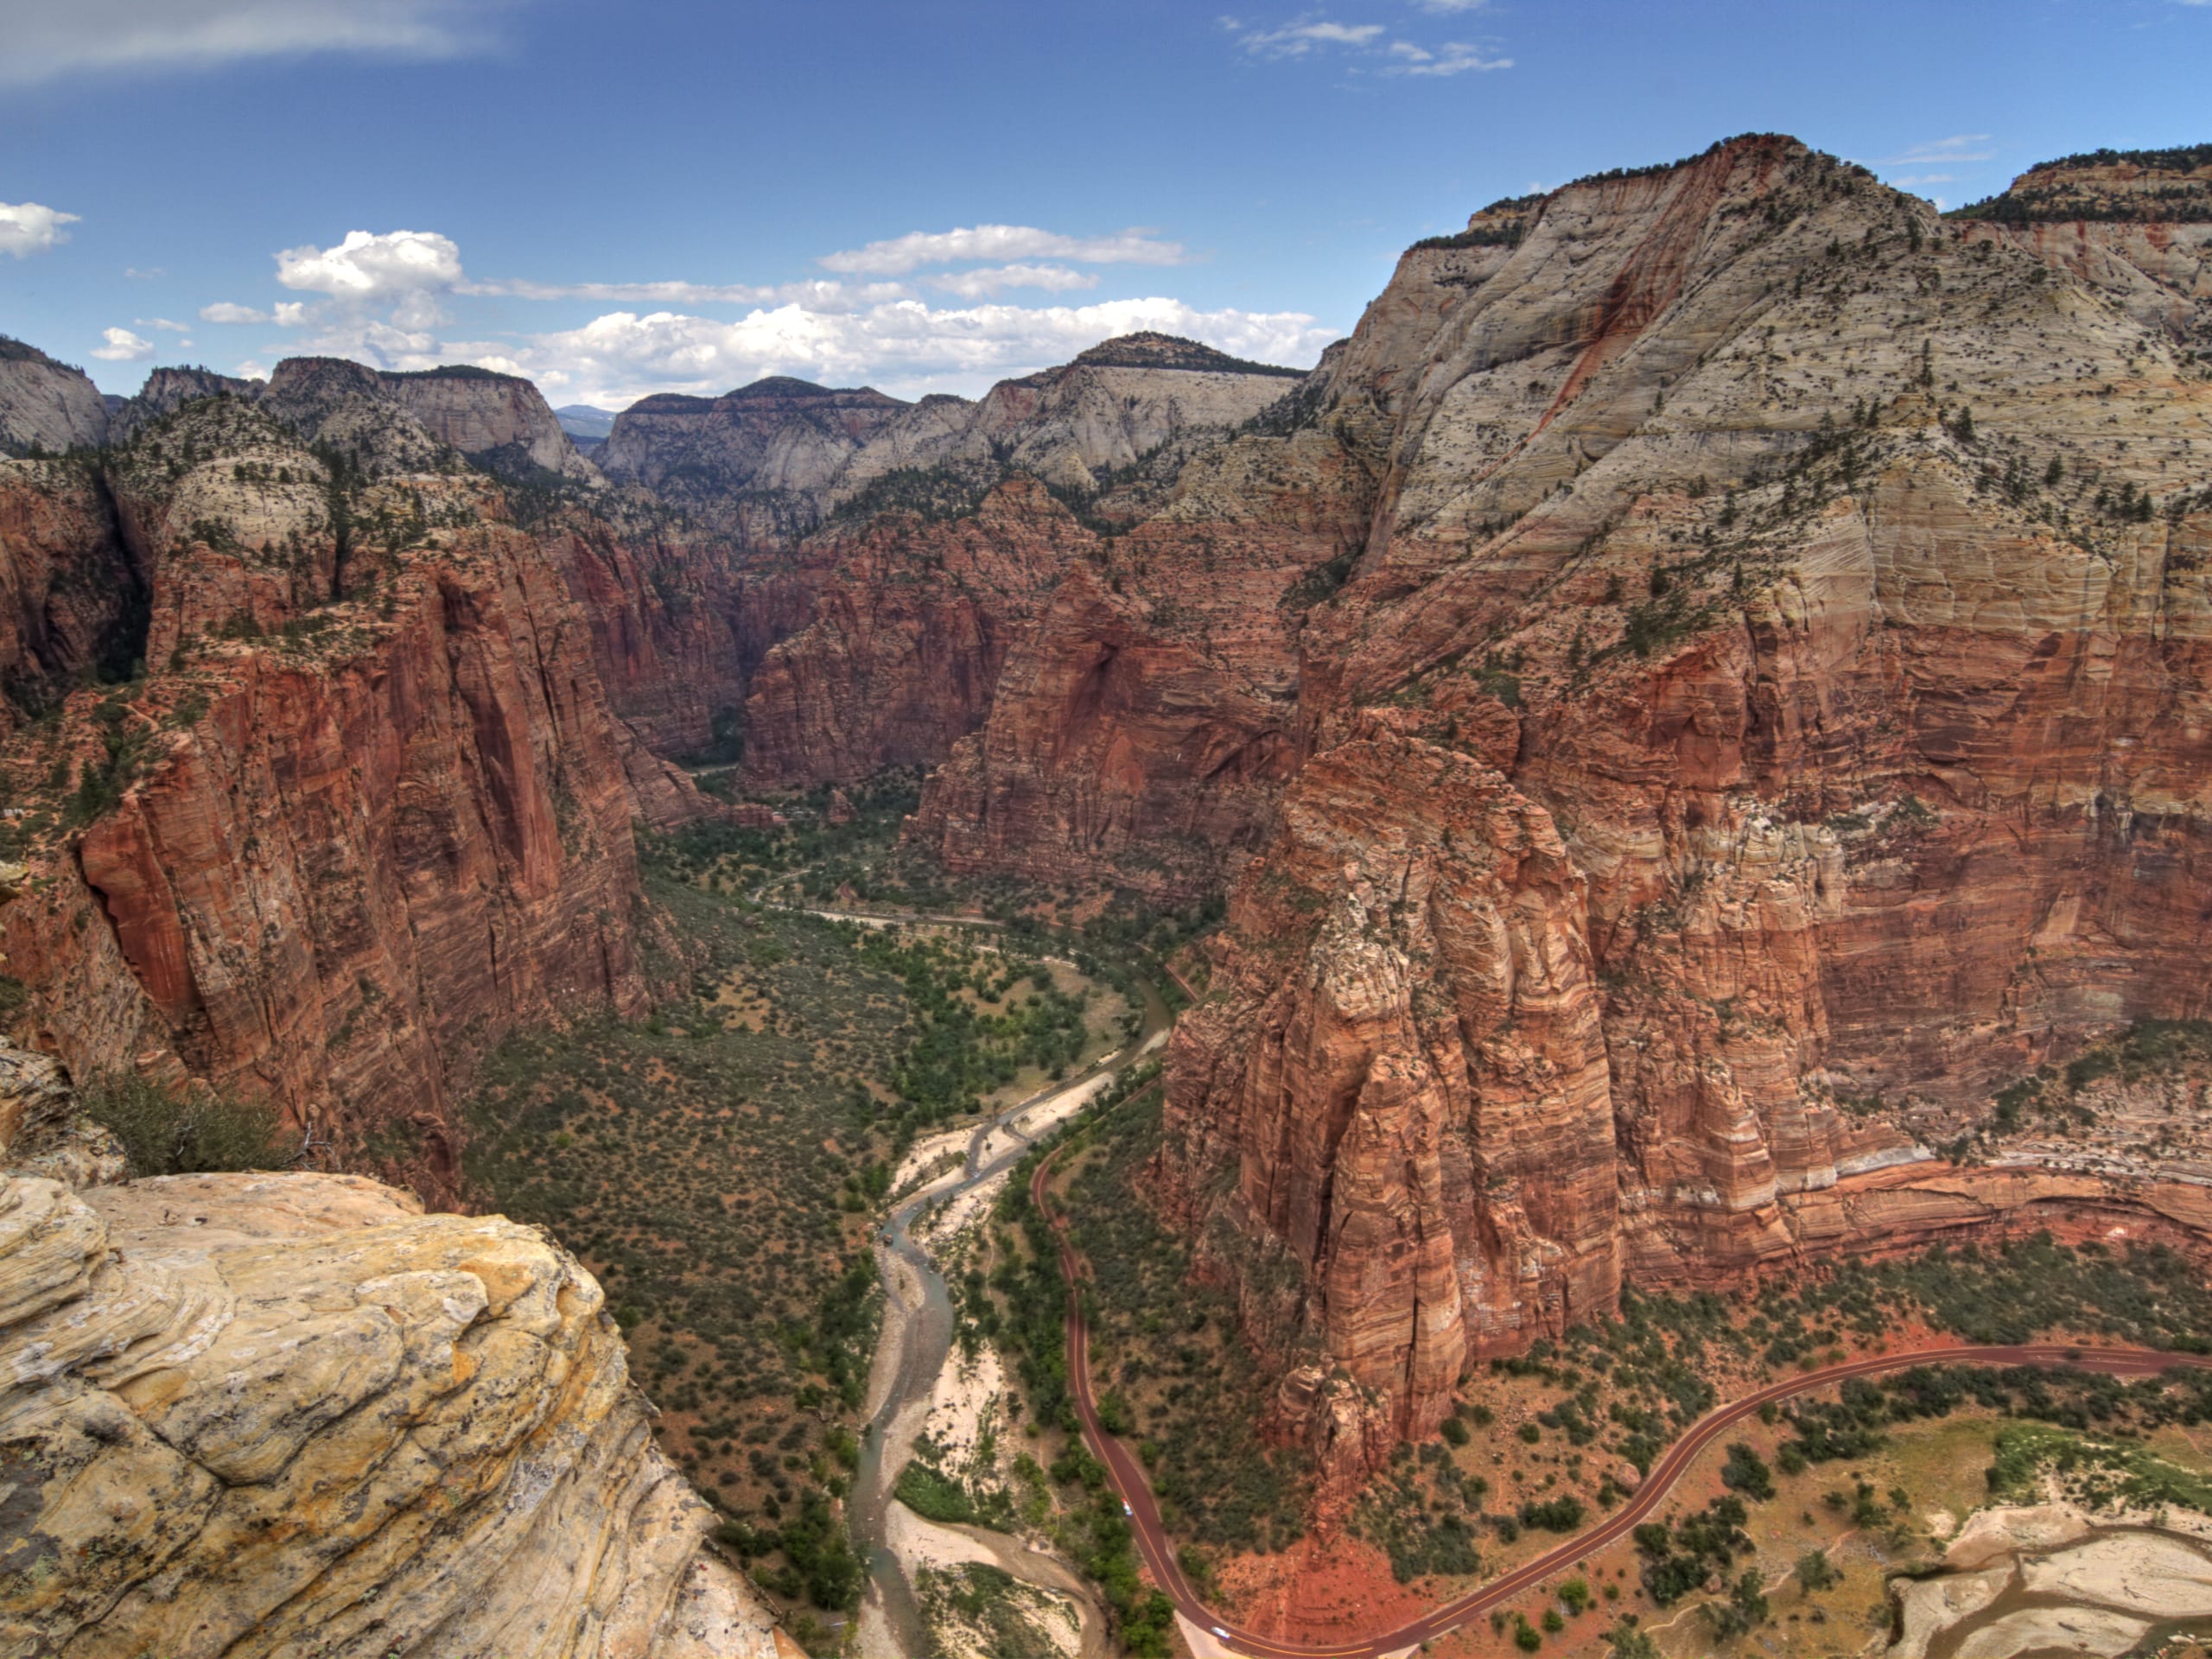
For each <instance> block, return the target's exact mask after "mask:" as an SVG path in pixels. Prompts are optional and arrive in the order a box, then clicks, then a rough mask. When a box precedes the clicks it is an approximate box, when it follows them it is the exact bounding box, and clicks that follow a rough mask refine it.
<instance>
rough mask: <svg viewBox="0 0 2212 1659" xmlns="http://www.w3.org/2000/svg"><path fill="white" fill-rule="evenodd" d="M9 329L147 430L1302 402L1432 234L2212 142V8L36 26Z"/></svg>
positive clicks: (809, 15)
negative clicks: (344, 367) (1709, 189)
mask: <svg viewBox="0 0 2212 1659" xmlns="http://www.w3.org/2000/svg"><path fill="white" fill-rule="evenodd" d="M0 42H5V43H6V44H5V45H4V46H0V332H4V333H10V334H18V335H20V336H22V337H23V338H25V339H28V340H31V341H33V342H34V343H35V344H37V345H40V346H43V347H45V348H46V349H48V351H51V352H52V353H54V354H55V355H56V356H58V357H60V358H62V359H66V360H67V361H71V362H76V363H80V364H82V365H84V366H85V367H86V368H87V369H88V370H90V371H91V372H92V375H93V377H94V378H96V379H97V380H98V381H99V384H100V385H102V386H103V387H104V388H105V389H106V390H109V391H132V390H135V389H136V387H137V385H138V384H139V383H140V381H141V380H142V379H143V378H144V374H145V372H146V370H147V369H148V368H149V366H150V365H153V364H155V363H156V362H160V363H173V362H198V363H206V364H207V365H209V366H211V367H215V368H219V369H223V370H226V371H229V372H239V371H241V370H243V371H245V372H258V371H264V370H265V369H266V368H267V366H268V365H270V364H271V363H273V362H275V361H276V360H277V359H278V358H280V357H283V356H285V355H287V354H290V353H298V352H302V351H325V352H331V353H338V354H341V355H346V356H353V357H358V358H359V359H362V360H364V361H369V362H376V363H380V364H383V365H387V366H391V367H408V368H415V367H424V366H429V365H431V364H435V363H439V362H456V361H467V362H484V363H487V364H491V365H494V366H499V367H504V368H510V369H513V370H516V371H518V372H525V373H529V374H531V375H532V376H533V377H535V378H537V379H538V380H539V382H540V383H541V385H543V386H544V387H545V389H546V391H547V392H548V393H549V395H550V396H551V397H552V398H553V401H555V402H556V403H570V402H594V403H600V404H607V405H608V406H611V407H620V405H621V404H624V403H626V402H628V401H629V400H631V399H632V398H634V397H639V396H641V395H643V394H644V393H645V392H648V391H709V392H712V391H721V390H725V389H727V388H728V387H729V386H732V385H741V384H743V383H744V382H746V381H747V380H751V379H753V378H758V377H759V376H760V375H761V374H763V373H771V372H781V373H794V374H799V375H803V376H805V377H807V378H813V379H820V380H827V381H831V382H835V383H837V384H844V385H854V384H862V383H867V384H872V385H877V386H880V387H881V388H883V389H884V390H886V391H892V392H894V393H898V394H899V395H902V396H907V397H912V396H917V395H919V394H920V393H922V392H925V391H957V392H962V393H966V394H973V393H975V392H977V391H981V390H982V389H983V388H984V387H985V386H987V385H989V384H990V383H991V382H992V381H993V380H995V379H997V378H1001V377H1002V376H1005V375H1007V374H1014V373H1021V372H1027V371H1029V370H1031V369H1034V368H1037V367H1040V366H1043V365H1046V364H1049V363H1053V362H1058V361H1064V360H1065V359H1066V358H1067V357H1069V356H1071V355H1072V354H1073V353H1074V352H1075V351H1077V350H1080V349H1081V348H1082V347H1083V346H1085V345H1088V344H1090V343H1092V342H1094V341H1095V340H1099V339H1102V338H1104V337H1105V336H1107V335H1109V334H1116V333H1122V332H1125V331H1126V330H1128V328H1131V327H1164V328H1167V329H1170V330H1172V331H1173V332H1176V333H1181V334H1195V335H1198V337H1200V338H1203V339H1206V340H1211V341H1212V342H1213V343H1215V344H1217V345H1220V346H1224V347H1227V348H1228V349H1230V350H1232V351H1236V352H1238V353H1243V354H1246V355H1251V356H1259V357H1265V358H1269V359H1274V360H1276V361H1281V362H1291V363H1297V364H1301V365H1302V364H1306V363H1310V362H1311V361H1312V360H1313V358H1314V357H1315V356H1316V355H1317V354H1318V353H1319V348H1320V346H1321V345H1322V344H1323V343H1324V342H1325V341H1326V340H1330V339H1332V338H1334V337H1335V336H1337V335H1338V334H1343V333H1344V332H1345V331H1347V330H1348V329H1349V328H1350V327H1351V326H1352V324H1353V323H1354V322H1356V321H1357V319H1358V316H1359V313H1360V309H1361V308H1362V307H1363V305H1364V304H1365V303H1366V302H1367V301H1368V300H1369V299H1370V298H1372V297H1373V296H1374V295H1375V293H1376V291H1377V290H1378V289H1380V288H1381V286H1382V284H1383V282H1384V281H1385V280H1386V279H1387V277H1389V270H1390V267H1391V263H1392V261H1393V260H1394V259H1395V257H1396V255H1397V253H1398V251H1400V250H1401V249H1402V248H1403V247H1404V245H1406V244H1407V243H1408V242H1409V241H1411V240H1413V239H1414V238H1417V237H1420V236H1423V235H1427V234H1431V233H1433V232H1437V231H1440V230H1447V229H1452V228H1456V227H1457V226H1459V224H1461V223H1463V222H1464V221H1465V218H1466V216H1467V214H1468V213H1471V211H1473V210H1474V209H1475V208H1477V207H1480V206H1482V205H1483V204H1484V202H1486V201H1489V200H1492V199H1494V198H1496V197H1497V196H1500V195H1503V194H1518V193H1520V192H1522V191H1526V190H1529V189H1530V188H1537V187H1545V186H1550V185H1554V184H1558V183H1560V182H1563V181H1566V180H1567V179H1569V178H1571V177H1573V176H1574V175H1578V174H1581V173H1586V172H1590V171H1594V170H1598V169H1601V168H1608V167H1614V166H1624V165H1637V164H1640V163H1643V162H1652V161H1664V160H1669V159H1671V158H1674V157H1676V156H1685V155H1688V154H1691V153H1694V151H1696V150H1699V149H1702V148H1704V147H1705V146H1706V145H1707V143H1711V142H1712V141H1713V139H1715V138H1718V137H1724V136H1726V135H1728V134H1731V133H1735V132H1740V131H1746V130H1780V131H1786V132H1791V133H1794V134H1796V136H1798V137H1802V138H1803V139H1805V140H1806V141H1807V142H1808V143H1812V144H1815V145H1816V146H1817V147H1819V148H1821V149H1828V150H1832V151H1834V152H1836V153H1837V154H1840V155H1842V156H1848V157H1850V158H1852V159H1854V160H1858V161H1862V162H1866V164H1867V165H1869V166H1871V167H1872V168H1874V169H1875V170H1876V171H1877V172H1878V173H1879V174H1880V175H1882V176H1884V177H1885V178H1887V179H1889V180H1891V181H1893V182H1895V183H1897V184H1899V185H1901V186H1904V188H1910V189H1913V190H1916V191H1917V192H1918V193H1919V194H1923V195H1928V196H1932V197H1935V198H1936V199H1937V200H1940V201H1942V202H1943V203H1945V204H1947V205H1953V206H1955V205H1956V204H1958V203H1959V202H1961V201H1964V200H1971V199H1974V198H1975V197H1979V196H1982V195H1986V194H1990V193H1991V192H1993V191H1995V190H1998V189H2001V188H2003V187H2004V185H2005V182H2006V181H2007V180H2008V179H2009V178H2010V177H2011V176H2012V174H2013V173H2015V172H2017V171H2018V170H2019V169H2020V168H2023V167H2024V166H2026V165H2028V164H2029V163H2031V162H2035V161H2037V160H2040V159H2043V158H2044V157H2045V156H2051V155H2056V154H2060V153H2063V152H2067V151H2070V150H2075V149H2088V148H2094V147H2095V146H2097V145H2100V144H2111V145H2114V146H2118V147H2133V146H2141V145H2154V144H2172V143H2194V142H2200V141H2203V140H2206V139H2208V138H2212V105H2208V100H2207V99H2206V96H2205V92H2204V87H2205V84H2206V72H2207V70H2208V69H2212V3H2203V0H2196V3H2192V0H2012V3H2005V4H1999V3H1943V0H1923V3H1912V4H1907V3H1892V0H1853V3H1843V0H1834V3H1820V0H1767V3H1759V4H1754V3H1742V0H1713V3H1701V4H1687V3H1668V0H1640V3H1636V0H1373V3H1354V0H1326V3H1323V4H1319V5H1317V6H1313V7H1301V6H1299V5H1296V4H1273V3H1259V0H1234V3H1233V4H1232V5H1230V7H1229V8H1228V9H1227V10H1224V9H1223V8H1222V7H1220V6H1217V5H1209V4H1175V3H1166V0H1127V3H1114V0H1103V3H1091V4H1088V5H1075V4H1068V3H1052V0H1045V3H1038V0H1023V3H1013V0H942V3H940V0H909V3H905V4H884V3H876V0H811V3H805V4H765V3H723V4H713V3H705V0H645V3H630V4H620V3H616V4H610V3H608V0H588V3H586V0H0ZM403 232H407V233H411V234H408V235H404V236H403V235H402V233H403ZM962 232H965V234H960V233H962Z"/></svg>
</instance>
